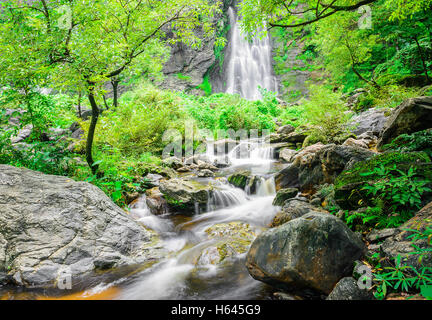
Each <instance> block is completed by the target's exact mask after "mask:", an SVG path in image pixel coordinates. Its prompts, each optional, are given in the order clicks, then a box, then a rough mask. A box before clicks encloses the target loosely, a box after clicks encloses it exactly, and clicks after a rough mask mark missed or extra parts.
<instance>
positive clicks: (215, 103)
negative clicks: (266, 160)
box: [180, 91, 282, 131]
mask: <svg viewBox="0 0 432 320" xmlns="http://www.w3.org/2000/svg"><path fill="white" fill-rule="evenodd" d="M262 92H263V95H264V98H263V100H262V101H248V100H245V99H243V98H241V97H240V96H238V95H231V94H225V93H217V94H213V95H211V96H209V97H198V96H192V95H186V94H181V95H180V96H181V97H182V104H183V106H184V107H185V109H186V110H187V112H188V114H189V116H191V117H192V118H193V119H194V120H195V121H196V123H197V126H198V127H199V128H202V129H209V130H213V131H217V130H228V129H233V130H239V129H244V130H251V129H258V130H262V129H269V130H274V128H275V123H274V119H273V118H274V117H277V116H278V115H280V114H281V111H282V109H281V108H280V107H279V104H278V102H277V101H276V98H275V95H274V94H272V93H270V92H267V91H262Z"/></svg>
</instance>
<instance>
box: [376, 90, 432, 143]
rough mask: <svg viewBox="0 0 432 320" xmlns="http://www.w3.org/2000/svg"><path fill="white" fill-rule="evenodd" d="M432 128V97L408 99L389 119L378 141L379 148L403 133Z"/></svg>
mask: <svg viewBox="0 0 432 320" xmlns="http://www.w3.org/2000/svg"><path fill="white" fill-rule="evenodd" d="M429 128H432V97H420V98H413V99H408V100H406V101H405V102H403V103H402V104H401V105H399V106H398V107H397V108H396V109H395V110H394V111H393V113H392V115H391V116H390V118H389V119H388V120H387V122H386V124H385V127H384V129H383V131H382V133H381V136H380V139H379V141H378V149H381V148H382V147H383V146H384V145H386V144H388V143H390V142H392V141H393V139H395V138H397V137H398V136H399V135H401V134H405V133H406V134H410V133H414V132H417V131H422V130H426V129H429Z"/></svg>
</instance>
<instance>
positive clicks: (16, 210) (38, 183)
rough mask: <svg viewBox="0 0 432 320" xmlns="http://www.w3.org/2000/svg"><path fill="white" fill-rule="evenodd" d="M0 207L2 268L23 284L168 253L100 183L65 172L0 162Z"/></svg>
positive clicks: (44, 283)
mask: <svg viewBox="0 0 432 320" xmlns="http://www.w3.org/2000/svg"><path fill="white" fill-rule="evenodd" d="M0 212H1V214H0V273H7V274H8V280H9V281H10V282H13V283H15V284H18V285H23V286H32V287H55V286H56V281H57V279H58V277H59V275H60V274H61V272H64V268H67V270H68V272H69V273H70V275H71V279H72V285H73V283H74V281H76V282H81V281H85V279H86V277H87V276H90V275H92V274H94V272H95V271H97V270H105V269H110V268H117V267H123V266H132V265H136V264H142V263H147V262H150V261H156V260H157V259H159V258H160V257H161V256H162V255H163V254H164V253H163V249H161V246H159V245H158V238H157V236H156V234H155V233H153V232H151V231H148V230H146V229H144V228H143V227H142V226H141V225H139V224H138V223H137V222H135V221H133V220H132V219H131V218H130V217H129V216H128V215H127V214H126V213H125V212H123V210H121V209H120V208H119V207H117V206H116V205H115V204H114V203H113V202H112V201H111V200H110V199H109V198H108V197H107V196H106V195H105V194H104V193H103V192H102V191H101V190H100V189H99V188H97V187H95V186H93V185H91V184H88V183H84V182H75V181H72V180H70V179H68V178H65V177H59V176H50V175H44V174H42V173H39V172H35V171H31V170H27V169H20V168H14V167H11V166H5V165H0ZM78 279H79V281H78Z"/></svg>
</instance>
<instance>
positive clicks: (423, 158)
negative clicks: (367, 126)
mask: <svg viewBox="0 0 432 320" xmlns="http://www.w3.org/2000/svg"><path fill="white" fill-rule="evenodd" d="M429 162H431V158H430V157H429V156H428V155H427V154H426V153H424V152H412V153H399V152H388V153H383V154H380V155H378V156H375V157H373V158H371V159H369V160H367V161H362V162H358V163H356V164H355V165H354V166H353V167H352V168H351V169H349V170H347V171H344V172H342V173H341V174H340V175H339V176H338V177H337V178H336V181H335V187H336V189H338V188H341V187H343V186H345V185H347V184H351V183H357V182H365V181H374V180H375V179H377V178H379V177H380V176H379V174H377V173H374V174H370V173H371V172H375V168H379V167H381V166H383V167H385V168H392V167H393V166H394V165H396V166H397V169H399V170H406V169H408V168H409V167H410V166H414V165H415V164H420V163H429ZM418 170H419V169H418ZM364 174H368V175H367V176H365V175H364ZM422 174H424V177H425V178H429V179H430V178H432V177H431V176H429V173H428V172H427V170H425V171H424V172H422ZM430 174H432V172H431V173H430Z"/></svg>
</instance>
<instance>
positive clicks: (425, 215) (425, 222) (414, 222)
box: [381, 202, 432, 268]
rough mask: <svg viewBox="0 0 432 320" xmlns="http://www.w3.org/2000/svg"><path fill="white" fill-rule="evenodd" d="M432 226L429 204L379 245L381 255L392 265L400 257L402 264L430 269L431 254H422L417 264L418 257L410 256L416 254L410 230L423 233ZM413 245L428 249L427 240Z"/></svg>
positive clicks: (430, 204) (430, 206) (418, 241)
mask: <svg viewBox="0 0 432 320" xmlns="http://www.w3.org/2000/svg"><path fill="white" fill-rule="evenodd" d="M431 225H432V202H431V203H429V204H428V205H427V206H426V207H424V208H423V209H422V210H420V211H419V212H418V213H417V214H416V216H415V217H414V218H412V219H410V220H408V221H407V222H406V223H404V224H403V225H402V226H400V227H399V228H398V232H397V233H396V234H395V235H394V236H392V237H390V238H387V239H386V240H385V241H384V243H383V244H382V245H381V252H382V253H383V255H384V257H386V258H387V259H388V260H390V263H394V259H395V258H396V257H397V256H398V255H401V257H402V259H403V260H402V261H404V264H406V265H411V266H414V267H416V268H420V267H421V263H422V264H423V265H424V266H427V267H432V252H430V251H429V252H428V253H426V254H424V256H423V259H422V260H421V261H422V262H421V263H420V262H419V259H418V258H419V255H417V254H412V253H414V252H417V251H418V250H417V249H415V247H414V246H413V243H412V241H413V239H412V238H410V236H412V235H413V234H414V233H413V232H412V231H408V229H410V230H417V231H419V232H424V231H425V229H426V228H427V227H428V226H429V227H430V226H431ZM414 245H415V246H416V247H418V248H421V249H424V248H427V247H429V244H428V239H427V238H424V239H418V240H415V242H414Z"/></svg>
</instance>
